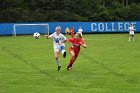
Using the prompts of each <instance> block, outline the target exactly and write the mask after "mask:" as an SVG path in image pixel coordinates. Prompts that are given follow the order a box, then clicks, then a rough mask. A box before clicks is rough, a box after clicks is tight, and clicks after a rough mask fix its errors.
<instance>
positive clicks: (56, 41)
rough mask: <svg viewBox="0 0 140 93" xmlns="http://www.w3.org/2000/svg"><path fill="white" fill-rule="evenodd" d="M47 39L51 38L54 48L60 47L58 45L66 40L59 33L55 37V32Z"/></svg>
mask: <svg viewBox="0 0 140 93" xmlns="http://www.w3.org/2000/svg"><path fill="white" fill-rule="evenodd" d="M49 37H52V38H53V45H54V48H60V46H61V45H60V43H61V42H62V41H63V40H66V39H67V38H66V37H65V36H64V35H63V34H61V33H60V34H59V35H57V34H56V32H54V33H53V34H51V35H50V36H49ZM63 45H64V44H63Z"/></svg>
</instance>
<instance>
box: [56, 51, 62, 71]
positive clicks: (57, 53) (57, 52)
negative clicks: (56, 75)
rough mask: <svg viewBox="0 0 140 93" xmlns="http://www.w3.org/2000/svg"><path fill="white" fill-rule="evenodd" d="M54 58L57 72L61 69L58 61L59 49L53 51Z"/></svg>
mask: <svg viewBox="0 0 140 93" xmlns="http://www.w3.org/2000/svg"><path fill="white" fill-rule="evenodd" d="M54 56H55V60H56V64H57V66H58V71H59V70H60V69H61V64H60V61H59V49H54Z"/></svg>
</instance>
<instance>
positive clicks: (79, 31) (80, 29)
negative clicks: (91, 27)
mask: <svg viewBox="0 0 140 93" xmlns="http://www.w3.org/2000/svg"><path fill="white" fill-rule="evenodd" d="M82 32H83V29H82V27H79V29H78V32H77V33H79V34H81V36H82Z"/></svg>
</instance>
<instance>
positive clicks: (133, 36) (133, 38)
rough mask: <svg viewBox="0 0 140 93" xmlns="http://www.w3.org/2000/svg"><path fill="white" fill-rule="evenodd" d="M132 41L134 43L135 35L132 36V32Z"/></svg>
mask: <svg viewBox="0 0 140 93" xmlns="http://www.w3.org/2000/svg"><path fill="white" fill-rule="evenodd" d="M132 40H133V41H135V35H134V32H133V33H132Z"/></svg>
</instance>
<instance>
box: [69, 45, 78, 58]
mask: <svg viewBox="0 0 140 93" xmlns="http://www.w3.org/2000/svg"><path fill="white" fill-rule="evenodd" d="M70 51H74V53H75V56H76V57H78V54H79V52H80V50H78V51H77V50H75V49H73V48H71V47H70V48H69V52H70Z"/></svg>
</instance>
